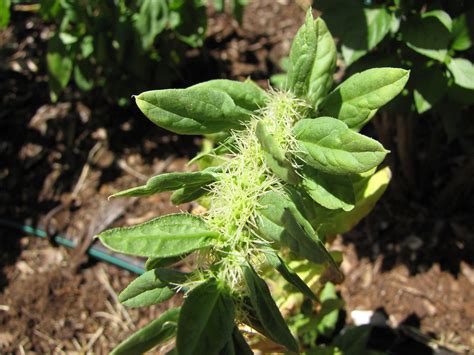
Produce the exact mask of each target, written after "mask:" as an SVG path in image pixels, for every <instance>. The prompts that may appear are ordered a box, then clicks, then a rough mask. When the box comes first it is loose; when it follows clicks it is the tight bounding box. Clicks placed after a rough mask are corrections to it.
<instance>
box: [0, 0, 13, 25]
mask: <svg viewBox="0 0 474 355" xmlns="http://www.w3.org/2000/svg"><path fill="white" fill-rule="evenodd" d="M10 5H11V1H10V0H3V1H1V2H0V29H2V28H6V27H7V26H8V23H9V22H10Z"/></svg>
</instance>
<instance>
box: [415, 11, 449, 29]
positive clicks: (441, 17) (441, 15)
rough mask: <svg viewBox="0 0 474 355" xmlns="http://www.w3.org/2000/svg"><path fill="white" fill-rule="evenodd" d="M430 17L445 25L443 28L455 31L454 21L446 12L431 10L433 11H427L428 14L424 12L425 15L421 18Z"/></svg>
mask: <svg viewBox="0 0 474 355" xmlns="http://www.w3.org/2000/svg"><path fill="white" fill-rule="evenodd" d="M430 17H434V18H436V19H438V21H439V22H441V23H442V24H443V26H444V27H445V28H446V29H447V30H448V31H449V32H451V30H452V29H453V20H452V19H451V16H449V14H448V13H447V12H446V11H443V10H431V11H427V12H424V13H422V14H421V18H423V19H425V18H430Z"/></svg>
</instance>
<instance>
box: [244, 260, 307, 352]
mask: <svg viewBox="0 0 474 355" xmlns="http://www.w3.org/2000/svg"><path fill="white" fill-rule="evenodd" d="M243 269H244V279H245V284H246V285H247V289H248V291H249V298H250V303H251V304H252V306H253V308H254V309H255V311H256V313H257V317H258V320H259V321H260V322H261V324H262V326H263V328H264V329H265V331H266V333H267V334H268V335H269V336H270V338H271V339H272V340H273V341H275V342H277V343H278V344H282V345H284V346H286V347H287V348H288V349H289V350H291V351H294V352H298V349H299V346H298V343H297V342H296V340H295V338H293V335H291V332H290V329H288V326H287V324H286V322H285V320H284V319H283V317H282V315H281V313H280V310H279V309H278V307H277V305H276V304H275V301H274V300H273V298H272V295H271V294H270V290H269V289H268V286H267V284H266V283H265V281H263V280H262V279H261V278H260V277H259V276H258V275H257V273H256V272H255V270H254V269H253V268H252V266H250V265H244V266H243Z"/></svg>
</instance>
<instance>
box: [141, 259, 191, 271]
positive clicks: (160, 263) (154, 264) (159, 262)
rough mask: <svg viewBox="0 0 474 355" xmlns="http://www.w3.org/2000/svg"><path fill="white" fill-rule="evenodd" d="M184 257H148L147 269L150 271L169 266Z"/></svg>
mask: <svg viewBox="0 0 474 355" xmlns="http://www.w3.org/2000/svg"><path fill="white" fill-rule="evenodd" d="M182 259H183V257H182V256H170V257H168V258H148V259H147V261H146V262H145V270H146V271H150V270H153V269H156V268H159V267H167V266H170V265H173V264H176V263H177V262H178V261H181V260H182Z"/></svg>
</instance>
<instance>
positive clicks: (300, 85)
mask: <svg viewBox="0 0 474 355" xmlns="http://www.w3.org/2000/svg"><path fill="white" fill-rule="evenodd" d="M335 68H336V45H335V43H334V39H333V38H332V36H331V33H329V31H328V29H327V27H326V24H325V23H324V21H323V20H322V19H321V18H318V19H317V20H314V19H313V15H312V13H311V9H309V10H308V12H307V14H306V21H305V24H304V25H303V26H301V28H300V29H299V30H298V33H297V34H296V36H295V38H294V39H293V43H292V45H291V51H290V66H289V70H288V87H289V89H290V90H291V91H293V92H294V93H295V94H296V95H297V96H299V97H303V98H306V99H307V100H308V102H309V103H311V104H312V105H313V106H314V107H316V106H317V104H318V103H319V102H320V100H321V99H322V98H323V97H324V96H326V94H327V92H328V91H329V89H330V88H331V85H332V75H333V73H334V70H335Z"/></svg>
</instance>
